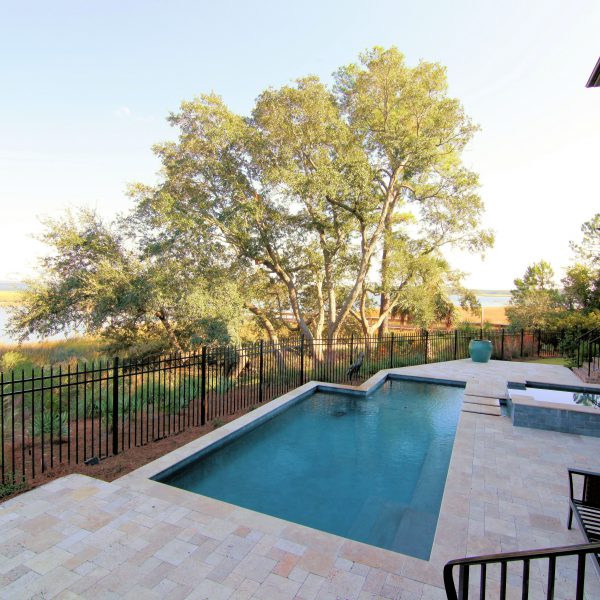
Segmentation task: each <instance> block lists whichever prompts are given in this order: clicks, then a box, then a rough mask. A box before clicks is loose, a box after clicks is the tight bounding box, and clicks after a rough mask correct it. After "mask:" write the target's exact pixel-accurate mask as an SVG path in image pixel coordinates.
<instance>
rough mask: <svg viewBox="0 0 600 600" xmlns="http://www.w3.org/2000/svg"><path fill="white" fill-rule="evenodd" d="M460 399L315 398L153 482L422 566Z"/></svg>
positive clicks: (406, 389)
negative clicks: (419, 561) (418, 561)
mask: <svg viewBox="0 0 600 600" xmlns="http://www.w3.org/2000/svg"><path fill="white" fill-rule="evenodd" d="M462 397H463V390H462V389H461V388H457V387H452V386H447V385H437V384H430V383H423V382H415V381H387V382H386V383H385V384H384V385H383V386H382V387H380V388H379V389H378V390H377V391H376V392H374V393H373V394H370V395H368V396H364V395H362V396H361V395H348V394H340V393H325V392H317V393H315V394H312V395H311V396H309V397H307V398H305V399H303V400H301V401H299V402H297V403H295V404H293V405H291V406H290V407H289V408H288V409H286V410H285V411H283V412H281V413H279V414H278V415H276V416H275V417H273V418H272V419H270V420H268V421H266V422H263V423H262V424H260V425H259V426H257V427H256V428H254V429H251V430H250V431H247V432H246V433H243V435H240V436H239V437H237V438H235V439H234V440H232V441H231V442H228V443H226V444H224V445H222V446H220V447H219V448H217V449H216V450H212V451H211V448H210V447H209V448H208V449H207V450H206V451H204V452H203V454H201V455H200V456H199V457H198V458H197V459H195V460H194V461H193V462H191V463H189V464H186V465H184V466H183V467H181V468H180V469H179V470H175V471H174V472H173V471H172V470H171V471H170V473H169V474H168V475H167V476H166V477H162V478H160V477H159V480H160V481H163V482H164V483H168V484H170V485H173V486H176V487H179V488H182V489H186V490H189V491H193V492H197V493H199V494H203V495H206V496H210V497H212V498H217V499H219V500H223V501H225V502H230V503H232V504H236V505H238V506H242V507H245V508H248V509H251V510H255V511H258V512H262V513H266V514H269V515H272V516H275V517H279V518H282V519H286V520H288V521H293V522H295V523H300V524H302V525H307V526H309V527H313V528H315V529H320V530H323V531H327V532H329V533H334V534H337V535H340V536H343V537H346V538H349V539H353V540H357V541H361V542H365V543H368V544H372V545H374V546H378V547H381V548H386V549H389V550H394V551H396V552H402V553H404V554H409V555H411V556H415V557H418V558H422V559H428V558H429V554H430V552H431V547H432V544H433V538H434V535H435V529H436V525H437V520H438V514H439V510H440V505H441V501H442V495H443V492H444V486H445V482H446V475H447V472H448V466H449V462H450V456H451V453H452V445H453V442H454V437H455V434H456V426H457V423H458V417H459V412H460V406H461V402H462Z"/></svg>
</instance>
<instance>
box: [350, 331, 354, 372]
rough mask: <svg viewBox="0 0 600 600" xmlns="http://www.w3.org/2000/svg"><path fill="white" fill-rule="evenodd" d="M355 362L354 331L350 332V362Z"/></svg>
mask: <svg viewBox="0 0 600 600" xmlns="http://www.w3.org/2000/svg"><path fill="white" fill-rule="evenodd" d="M353 362H354V332H352V333H351V334H350V364H352V363H353Z"/></svg>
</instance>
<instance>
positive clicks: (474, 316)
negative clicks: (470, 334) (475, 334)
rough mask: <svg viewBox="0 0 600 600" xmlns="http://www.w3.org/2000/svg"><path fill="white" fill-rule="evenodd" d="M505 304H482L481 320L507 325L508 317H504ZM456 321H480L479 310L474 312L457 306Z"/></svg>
mask: <svg viewBox="0 0 600 600" xmlns="http://www.w3.org/2000/svg"><path fill="white" fill-rule="evenodd" d="M505 309H506V306H484V307H483V321H484V323H490V324H492V325H508V319H507V318H506V310H505ZM458 314H459V317H458V321H459V322H462V323H465V322H466V323H477V324H478V323H481V312H480V311H476V312H475V313H472V312H469V311H468V310H463V309H462V308H458Z"/></svg>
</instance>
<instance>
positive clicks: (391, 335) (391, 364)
mask: <svg viewBox="0 0 600 600" xmlns="http://www.w3.org/2000/svg"><path fill="white" fill-rule="evenodd" d="M393 368H394V332H393V331H392V333H391V334H390V369H393Z"/></svg>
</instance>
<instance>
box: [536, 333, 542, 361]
mask: <svg viewBox="0 0 600 600" xmlns="http://www.w3.org/2000/svg"><path fill="white" fill-rule="evenodd" d="M541 351H542V330H541V329H538V350H537V355H538V358H539V356H540V352H541Z"/></svg>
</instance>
